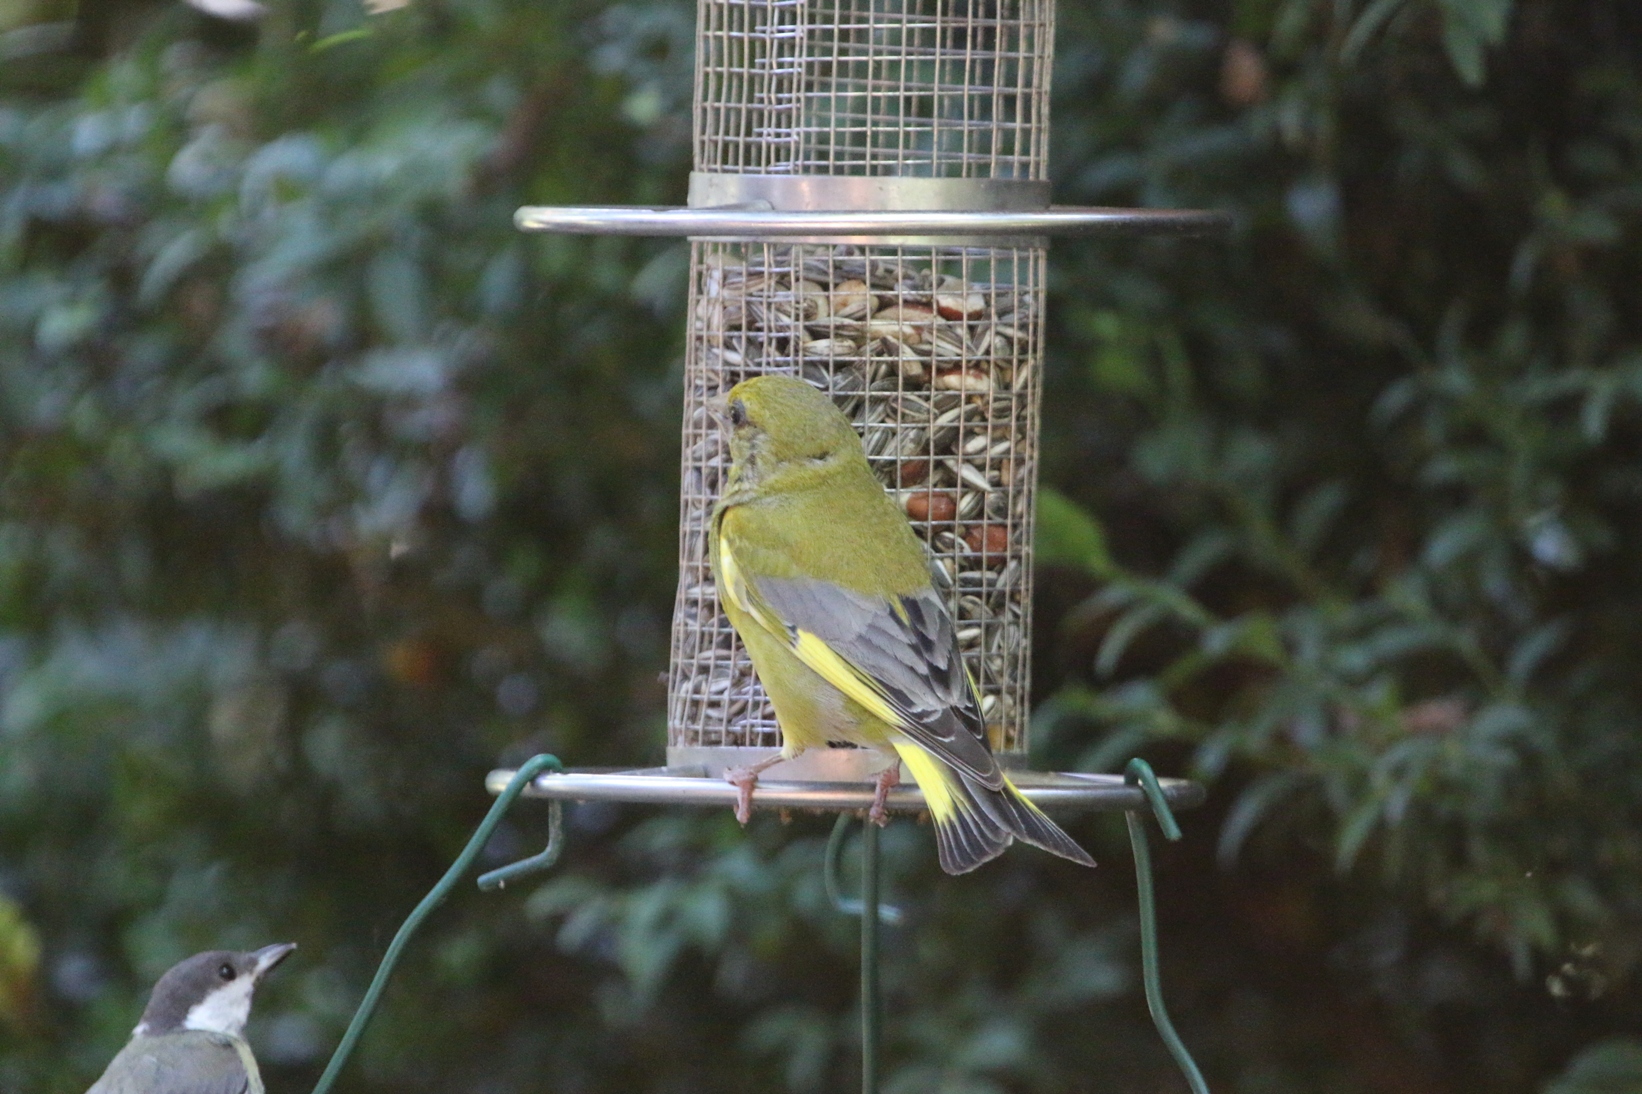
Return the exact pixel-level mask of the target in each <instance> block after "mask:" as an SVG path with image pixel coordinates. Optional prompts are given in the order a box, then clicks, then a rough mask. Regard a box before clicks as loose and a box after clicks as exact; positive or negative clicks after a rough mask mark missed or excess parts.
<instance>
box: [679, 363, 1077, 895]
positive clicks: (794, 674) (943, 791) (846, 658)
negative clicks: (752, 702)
mask: <svg viewBox="0 0 1642 1094" xmlns="http://www.w3.org/2000/svg"><path fill="white" fill-rule="evenodd" d="M721 411H722V413H723V414H724V416H725V417H726V419H727V424H728V426H729V427H730V429H731V435H730V456H731V461H732V466H731V468H730V475H729V480H728V483H727V485H726V487H725V490H724V493H723V496H722V497H721V498H720V500H719V503H718V507H717V508H716V509H715V510H714V511H713V520H712V525H711V528H710V530H709V536H710V539H711V544H710V550H711V553H712V564H713V578H714V580H715V581H716V582H717V585H718V594H719V600H720V602H721V603H722V604H723V605H724V611H725V614H727V615H728V616H729V618H730V622H731V623H732V624H734V626H735V629H736V632H737V633H738V634H740V635H741V640H742V642H743V643H744V644H745V645H746V647H747V652H748V654H749V655H750V656H751V657H752V662H753V668H754V669H755V670H757V672H758V678H759V680H760V681H761V682H762V683H763V685H764V690H765V691H766V692H767V693H768V694H769V696H770V702H771V703H772V704H773V705H774V707H775V715H776V719H777V720H778V721H779V722H780V723H781V736H782V749H781V755H780V756H779V757H776V758H773V759H771V760H769V761H766V762H765V763H762V764H758V765H756V766H754V767H749V768H742V769H740V770H738V771H733V772H731V773H730V774H729V778H730V780H731V781H732V782H734V783H736V784H737V786H738V787H739V788H740V790H741V796H740V801H739V805H738V808H737V810H736V815H737V817H739V818H740V819H741V820H742V821H743V823H745V821H746V819H747V815H748V811H749V808H750V804H751V796H752V788H753V784H754V782H755V781H756V779H757V777H758V773H759V772H760V771H762V770H763V769H764V768H766V767H768V766H769V765H770V764H773V763H776V762H779V760H781V759H790V758H792V757H793V756H796V755H798V754H799V753H800V752H803V751H804V750H805V749H808V748H821V747H825V746H826V745H827V744H828V743H829V742H831V741H847V742H850V743H852V744H857V745H862V746H865V747H867V748H873V749H877V750H878V751H880V752H882V753H885V754H887V755H888V756H889V758H890V760H891V763H890V764H889V766H888V767H887V768H886V769H885V771H884V772H883V773H882V774H881V775H880V776H879V778H878V787H877V794H876V796H875V799H874V803H873V809H872V814H871V815H872V817H873V819H874V820H876V821H877V822H878V823H880V824H882V823H884V820H885V813H884V801H885V796H886V795H887V794H888V793H889V790H890V788H891V787H892V786H894V785H896V782H897V781H898V780H899V778H900V765H901V763H903V762H904V763H905V764H906V766H907V770H909V771H910V772H911V773H912V776H913V778H914V779H916V780H917V782H918V786H919V788H920V789H921V790H922V791H923V794H924V801H925V802H926V803H927V805H928V807H929V813H930V817H931V818H932V819H933V820H934V822H935V834H936V841H937V843H938V845H939V847H940V856H941V867H942V869H944V870H945V871H946V872H947V873H949V874H961V873H965V872H967V871H969V870H973V869H974V868H975V867H977V866H979V865H980V864H981V863H983V862H986V861H988V860H989V859H992V858H995V857H997V856H998V855H999V854H1002V853H1003V850H1004V848H1006V847H1008V846H1009V843H1010V841H1011V840H1013V839H1021V840H1025V841H1026V842H1027V843H1030V844H1033V845H1035V846H1037V847H1041V848H1043V849H1044V850H1046V851H1052V852H1054V853H1055V854H1057V855H1061V856H1062V857H1064V858H1069V859H1071V860H1072V861H1074V862H1080V863H1083V864H1084V865H1086V866H1093V865H1094V864H1095V863H1094V860H1093V859H1091V858H1090V857H1089V855H1088V853H1087V852H1085V851H1084V850H1083V848H1081V847H1079V846H1078V845H1077V844H1076V843H1075V842H1073V840H1072V838H1071V837H1070V836H1068V835H1067V834H1066V833H1065V832H1063V831H1061V830H1060V828H1059V827H1057V826H1056V825H1055V823H1054V822H1053V821H1051V820H1050V819H1049V818H1048V817H1046V816H1045V815H1044V814H1043V812H1042V811H1041V810H1039V809H1038V807H1037V806H1035V805H1033V804H1032V803H1031V802H1029V801H1027V800H1026V798H1025V797H1023V796H1022V795H1021V793H1020V791H1018V790H1017V789H1015V786H1014V784H1012V783H1011V782H1010V781H1009V779H1008V778H1007V777H1005V775H1004V773H1003V771H1002V770H1001V769H1000V768H999V767H998V762H997V760H996V759H995V758H994V757H993V755H992V750H991V748H990V747H989V746H988V744H987V738H986V723H985V721H984V719H983V718H982V717H981V709H980V702H979V700H978V699H977V697H976V694H975V687H974V682H973V681H972V680H971V679H970V678H969V673H968V672H967V670H966V669H965V668H964V664H963V658H962V656H961V655H960V654H959V652H958V640H957V634H956V631H955V630H954V628H953V626H952V617H951V616H950V615H949V614H948V613H947V608H946V604H945V602H944V600H943V599H942V597H941V594H940V592H939V591H938V590H937V589H936V587H935V584H934V581H933V580H932V577H933V575H932V573H931V570H930V562H929V559H928V556H927V554H926V553H925V551H924V548H923V545H922V544H921V543H920V542H919V540H918V537H917V536H916V535H915V534H914V533H913V531H912V528H911V526H910V525H908V524H907V520H906V517H905V516H903V515H902V513H901V511H900V509H899V508H897V507H896V505H895V503H894V502H893V501H891V500H890V498H889V496H888V495H887V494H886V493H885V492H884V489H883V487H881V486H880V485H879V484H878V480H877V479H875V478H874V477H873V475H872V471H871V469H870V468H869V467H868V466H867V457H866V454H865V453H864V452H863V451H862V449H861V439H860V438H859V437H858V436H856V433H855V430H854V429H853V428H852V427H851V426H850V423H849V420H848V419H847V418H845V417H844V415H843V414H842V413H840V412H839V411H838V408H837V407H835V406H833V404H832V402H831V400H829V399H828V398H827V397H826V396H825V395H823V394H822V393H821V392H819V391H817V390H816V389H815V388H813V387H811V386H810V385H809V384H806V383H804V382H803V381H802V380H799V379H796V378H794V377H791V376H778V375H771V376H759V377H756V378H754V379H751V380H746V381H744V382H742V383H740V384H737V385H736V386H735V387H734V388H732V389H731V390H730V391H729V393H728V394H727V395H726V396H724V397H723V405H722V407H721Z"/></svg>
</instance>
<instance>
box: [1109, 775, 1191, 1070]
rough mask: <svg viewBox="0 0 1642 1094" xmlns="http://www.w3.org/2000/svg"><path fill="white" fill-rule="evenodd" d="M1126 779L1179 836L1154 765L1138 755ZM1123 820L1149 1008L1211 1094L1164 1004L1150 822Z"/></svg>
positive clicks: (1184, 1064)
mask: <svg viewBox="0 0 1642 1094" xmlns="http://www.w3.org/2000/svg"><path fill="white" fill-rule="evenodd" d="M1123 781H1124V782H1126V783H1128V784H1129V785H1130V786H1135V785H1137V784H1138V785H1139V787H1140V789H1141V792H1142V793H1143V794H1145V795H1146V800H1147V803H1148V804H1150V805H1151V807H1152V813H1153V815H1154V816H1156V817H1157V823H1158V826H1159V827H1160V828H1162V829H1163V835H1164V836H1165V837H1166V838H1168V839H1170V840H1177V839H1179V838H1180V825H1178V824H1176V823H1175V819H1174V813H1173V812H1171V811H1170V809H1169V803H1168V800H1167V799H1166V798H1164V796H1163V788H1162V787H1161V786H1159V785H1158V782H1157V776H1156V775H1155V774H1153V773H1152V767H1151V765H1150V764H1148V763H1147V762H1146V761H1145V760H1142V759H1140V758H1138V757H1137V758H1135V759H1133V760H1130V761H1129V766H1128V767H1127V768H1126V769H1125V770H1124V772H1123ZM1123 819H1124V820H1125V821H1127V822H1128V824H1129V843H1130V845H1131V846H1132V847H1133V848H1134V853H1135V887H1136V888H1137V889H1138V890H1139V894H1140V972H1141V979H1142V980H1143V981H1144V983H1145V985H1146V1009H1147V1010H1149V1011H1151V1012H1152V1024H1153V1025H1155V1026H1157V1034H1158V1036H1159V1037H1161V1038H1163V1044H1164V1045H1165V1046H1166V1047H1167V1048H1168V1050H1169V1055H1171V1056H1173V1057H1174V1062H1175V1064H1176V1065H1177V1066H1178V1067H1179V1068H1180V1073H1181V1074H1182V1075H1184V1076H1185V1077H1186V1085H1187V1086H1189V1087H1191V1090H1192V1094H1209V1084H1208V1083H1206V1082H1204V1081H1203V1073H1202V1072H1201V1071H1199V1070H1198V1069H1197V1062H1196V1061H1195V1060H1193V1059H1192V1054H1191V1053H1190V1052H1188V1051H1187V1050H1186V1043H1185V1042H1184V1041H1182V1040H1181V1039H1180V1034H1178V1033H1176V1032H1175V1028H1174V1023H1173V1022H1171V1021H1169V1012H1168V1011H1167V1010H1165V1009H1164V1006H1163V978H1162V975H1161V973H1160V972H1159V971H1158V956H1157V900H1156V898H1155V897H1154V895H1153V893H1152V849H1151V847H1150V845H1148V843H1147V841H1146V821H1145V820H1144V818H1142V817H1141V815H1140V814H1139V813H1138V812H1136V811H1134V810H1130V811H1128V812H1126V813H1124V814H1123Z"/></svg>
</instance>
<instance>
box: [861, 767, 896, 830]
mask: <svg viewBox="0 0 1642 1094" xmlns="http://www.w3.org/2000/svg"><path fill="white" fill-rule="evenodd" d="M900 785H901V761H900V760H896V761H895V762H894V763H892V764H890V765H889V766H888V767H886V768H884V769H883V770H882V771H880V772H878V787H877V789H876V790H874V791H873V792H872V808H871V809H869V810H867V819H868V820H869V821H871V822H872V823H873V824H876V825H877V826H878V827H880V828H882V827H884V826H885V825H886V824H888V823H889V810H888V809H887V808H885V803H886V802H887V801H889V792H890V791H891V790H893V789H894V788H895V787H897V786H900Z"/></svg>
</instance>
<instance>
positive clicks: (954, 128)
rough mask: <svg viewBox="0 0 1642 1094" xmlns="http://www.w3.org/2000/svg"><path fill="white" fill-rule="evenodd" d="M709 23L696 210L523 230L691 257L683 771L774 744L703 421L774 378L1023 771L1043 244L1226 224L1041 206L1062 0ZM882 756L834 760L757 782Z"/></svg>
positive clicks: (710, 16)
mask: <svg viewBox="0 0 1642 1094" xmlns="http://www.w3.org/2000/svg"><path fill="white" fill-rule="evenodd" d="M697 18H698V21H697V32H696V81H695V104H694V167H695V170H694V171H693V172H692V174H691V176H690V192H689V207H688V208H685V209H666V210H634V209H563V208H559V209H542V208H527V209H523V210H521V211H520V213H519V215H518V223H519V225H520V227H522V228H524V229H526V230H534V231H588V232H637V233H645V234H669V235H686V236H690V237H691V238H692V243H691V255H690V259H691V261H690V302H689V313H688V314H689V319H688V324H689V331H688V342H687V350H686V358H685V382H684V389H685V402H684V443H683V467H682V492H681V493H682V496H681V499H680V517H681V520H680V538H679V585H678V597H677V601H676V603H675V606H674V612H673V631H672V658H671V669H670V673H669V703H668V763H669V766H671V767H680V768H682V767H697V766H699V767H703V768H705V769H706V770H707V771H708V772H709V773H712V774H717V773H720V772H722V771H723V770H725V769H726V768H729V767H734V766H738V765H742V764H747V763H751V762H754V761H756V760H758V759H760V758H762V757H764V756H767V755H768V754H769V751H770V750H772V749H774V748H777V747H779V745H780V727H779V726H778V725H777V724H776V721H775V715H774V712H773V711H772V710H771V708H770V705H769V702H768V700H767V699H766V698H765V696H764V693H763V690H762V688H761V687H760V686H759V684H758V681H757V678H756V677H755V676H754V675H753V670H752V665H751V663H750V661H749V660H748V658H747V655H746V652H745V651H744V650H743V649H742V647H741V644H740V641H739V639H738V638H737V637H736V634H735V632H734V630H733V628H732V627H731V625H730V622H729V620H728V619H727V618H725V616H724V613H723V612H722V611H721V610H720V607H719V603H718V597H717V594H716V591H715V589H714V587H713V580H712V575H711V572H710V568H709V565H708V545H707V531H706V530H707V525H708V522H709V518H710V516H711V514H712V510H713V505H714V503H715V502H716V500H717V497H718V493H719V489H720V487H721V485H722V482H723V478H724V475H725V473H726V471H727V469H728V466H729V453H728V448H727V442H726V438H725V436H724V434H723V432H722V431H721V430H720V428H719V424H718V422H717V421H716V419H715V418H713V416H711V415H710V414H709V413H708V411H707V407H706V402H707V400H708V399H710V398H712V397H713V396H715V395H718V394H720V393H721V392H723V391H726V390H728V389H729V388H730V387H731V386H733V385H734V384H735V383H737V382H738V381H740V380H743V379H746V378H748V377H751V376H756V375H759V374H761V373H767V372H785V373H791V374H796V375H799V376H801V377H803V378H804V379H806V380H808V381H810V382H811V383H813V384H815V385H816V386H817V387H819V388H821V389H822V390H824V391H826V392H828V393H829V394H830V395H832V397H833V398H834V400H835V401H836V402H837V403H838V405H839V406H840V408H841V409H843V410H844V412H845V414H846V415H847V416H849V417H850V418H851V420H852V421H854V422H855V423H856V425H857V427H858V428H859V430H860V431H861V434H862V441H863V444H864V446H865V448H866V452H867V456H868V459H869V461H870V462H871V464H872V467H873V469H874V470H875V471H876V472H877V474H878V477H879V479H880V481H882V482H883V484H884V487H885V488H886V489H887V490H890V491H891V492H892V493H893V494H894V496H895V497H896V498H897V500H898V501H899V502H900V503H901V505H902V507H903V508H904V509H905V511H906V513H907V516H908V517H909V519H910V520H911V522H912V524H913V527H914V528H915V529H916V530H917V531H918V533H919V534H920V535H921V536H922V537H923V539H924V541H925V542H926V543H927V544H928V545H929V549H930V554H931V556H932V558H933V561H934V563H935V565H936V567H937V568H938V570H939V571H940V573H941V574H942V575H944V577H945V579H946V580H945V585H946V596H947V600H948V606H949V607H950V609H951V612H952V616H953V620H954V623H955V624H956V627H957V633H958V638H959V644H960V647H961V649H962V651H963V655H964V659H965V662H966V663H967V666H968V668H969V671H970V674H971V675H972V676H973V678H974V679H975V681H976V684H977V686H978V688H979V691H980V699H981V708H982V713H983V714H984V716H985V718H986V722H987V728H988V732H989V734H990V736H991V743H992V747H993V751H994V752H996V753H998V754H999V755H1000V759H1001V760H1002V761H1003V762H1004V763H1005V764H1006V766H1012V765H1014V764H1017V763H1018V762H1019V760H1020V758H1021V757H1022V756H1023V755H1024V752H1025V749H1026V718H1027V696H1028V689H1029V687H1030V683H1031V644H1030V642H1029V640H1028V636H1029V634H1030V631H1031V623H1032V595H1031V594H1032V526H1033V514H1034V494H1035V490H1036V482H1037V472H1038V418H1039V405H1040V400H1041V394H1040V393H1041V373H1042V367H1043V329H1044V327H1043V320H1044V303H1045V301H1044V296H1045V292H1044V290H1045V278H1044V266H1045V247H1046V242H1047V240H1046V237H1047V236H1048V235H1049V234H1051V233H1057V232H1078V233H1084V234H1108V235H1110V234H1139V233H1152V232H1170V233H1176V234H1179V233H1192V232H1202V231H1206V230H1210V229H1212V228H1215V227H1217V226H1218V225H1219V224H1220V223H1221V218H1220V217H1219V216H1217V215H1215V214H1204V213H1195V212H1184V213H1182V212H1160V211H1155V210H1145V211H1140V210H1112V209H1053V208H1051V207H1050V206H1049V181H1048V172H1047V151H1048V144H1049V73H1050V67H1051V56H1052V50H1053V44H1054V5H1053V2H1052V0H700V4H699V6H698V16H697ZM877 763H878V760H877V758H876V757H874V756H871V755H870V754H865V755H851V754H850V752H849V751H847V750H831V752H829V753H811V754H809V755H807V756H803V757H800V758H798V759H797V760H795V761H793V762H792V763H789V764H785V765H782V766H780V767H777V768H775V769H772V770H771V771H770V773H769V778H770V779H772V780H780V779H782V778H806V777H812V778H813V777H825V778H829V779H837V778H841V777H843V778H853V777H864V774H865V772H866V771H867V768H868V767H869V766H874V765H876V764H877Z"/></svg>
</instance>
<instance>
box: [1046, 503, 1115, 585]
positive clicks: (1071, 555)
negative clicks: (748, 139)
mask: <svg viewBox="0 0 1642 1094" xmlns="http://www.w3.org/2000/svg"><path fill="white" fill-rule="evenodd" d="M1033 550H1034V553H1035V554H1036V556H1037V561H1038V562H1039V563H1040V564H1044V565H1050V566H1075V567H1078V568H1080V569H1083V570H1087V571H1088V572H1089V573H1091V574H1093V575H1094V576H1095V577H1099V578H1110V577H1112V576H1114V574H1115V573H1116V571H1117V566H1116V564H1115V563H1113V561H1112V557H1111V555H1110V554H1108V553H1107V550H1106V533H1105V532H1103V531H1102V530H1101V527H1100V524H1099V523H1098V522H1096V520H1095V518H1094V517H1093V516H1092V515H1091V514H1090V513H1089V512H1088V510H1086V509H1084V508H1083V507H1082V506H1080V505H1078V504H1077V503H1076V502H1074V501H1072V500H1071V499H1070V498H1068V497H1067V496H1066V495H1065V494H1062V493H1061V492H1060V491H1058V490H1056V489H1055V488H1054V487H1052V486H1045V487H1043V488H1042V489H1041V490H1039V491H1038V523H1037V537H1036V539H1035V541H1034V544H1033Z"/></svg>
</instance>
